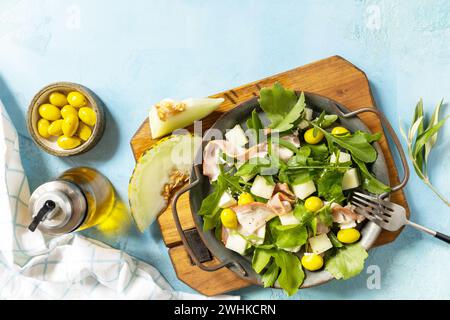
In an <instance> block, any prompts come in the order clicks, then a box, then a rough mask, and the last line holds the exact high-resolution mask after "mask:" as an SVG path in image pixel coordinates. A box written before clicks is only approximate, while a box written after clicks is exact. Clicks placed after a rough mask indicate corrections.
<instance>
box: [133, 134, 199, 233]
mask: <svg viewBox="0 0 450 320" xmlns="http://www.w3.org/2000/svg"><path fill="white" fill-rule="evenodd" d="M200 145H201V138H200V137H197V136H192V135H172V136H169V137H167V138H164V139H162V140H160V141H159V142H158V143H157V144H155V145H153V146H152V147H151V148H150V149H149V150H148V151H147V152H146V153H145V154H144V155H143V156H142V157H141V158H140V159H139V161H138V163H137V164H136V167H135V169H134V172H133V175H132V176H131V179H130V184H129V186H128V198H129V202H130V208H131V213H132V215H133V218H134V220H135V222H136V225H137V227H138V229H139V230H140V231H141V232H144V231H145V230H146V229H147V227H148V226H149V225H150V224H151V223H152V222H153V221H154V220H155V219H156V218H157V217H158V215H159V214H160V213H161V212H163V211H164V210H165V209H166V208H167V205H168V201H169V199H170V196H171V195H172V192H173V190H174V189H177V188H179V187H180V186H181V185H183V184H184V183H185V182H186V181H187V179H188V177H189V174H190V170H191V168H192V164H193V161H194V157H195V154H196V152H197V150H198V147H200Z"/></svg>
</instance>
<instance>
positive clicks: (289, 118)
mask: <svg viewBox="0 0 450 320" xmlns="http://www.w3.org/2000/svg"><path fill="white" fill-rule="evenodd" d="M305 107H306V103H305V94H304V93H303V92H302V93H301V95H300V98H299V99H298V101H297V103H296V104H295V106H294V107H293V108H292V109H291V110H290V111H289V113H288V114H286V115H285V116H284V117H283V120H281V122H279V123H277V124H276V125H275V126H271V128H272V129H273V130H275V131H279V132H284V131H287V130H290V129H292V127H293V126H294V125H293V123H294V122H295V121H297V119H299V118H300V115H301V114H302V112H303V110H305Z"/></svg>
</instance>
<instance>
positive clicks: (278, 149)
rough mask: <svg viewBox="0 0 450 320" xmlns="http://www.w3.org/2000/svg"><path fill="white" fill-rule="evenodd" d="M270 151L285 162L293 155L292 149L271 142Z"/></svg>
mask: <svg viewBox="0 0 450 320" xmlns="http://www.w3.org/2000/svg"><path fill="white" fill-rule="evenodd" d="M272 152H273V154H274V155H275V156H276V157H278V158H280V159H281V160H283V161H284V162H287V161H288V160H289V159H290V158H292V156H293V155H294V152H293V151H292V150H290V149H288V148H286V147H282V146H280V145H277V144H272Z"/></svg>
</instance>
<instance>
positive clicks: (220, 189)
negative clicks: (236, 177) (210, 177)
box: [198, 175, 227, 216]
mask: <svg viewBox="0 0 450 320" xmlns="http://www.w3.org/2000/svg"><path fill="white" fill-rule="evenodd" d="M212 185H213V190H214V191H213V192H212V193H211V194H209V195H208V196H207V197H206V198H205V199H204V200H203V202H202V205H201V207H200V210H199V211H198V215H200V216H208V215H212V214H213V213H214V210H215V209H216V208H217V205H218V204H219V200H220V198H221V197H222V194H223V193H224V192H225V190H226V189H227V183H226V180H225V179H223V176H222V175H219V177H218V178H217V181H215V182H213V184H212Z"/></svg>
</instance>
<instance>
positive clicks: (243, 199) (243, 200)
mask: <svg viewBox="0 0 450 320" xmlns="http://www.w3.org/2000/svg"><path fill="white" fill-rule="evenodd" d="M252 202H255V199H253V196H252V195H251V194H250V193H248V192H244V193H242V194H241V195H240V196H239V199H238V205H240V206H243V205H244V204H249V203H252Z"/></svg>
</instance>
